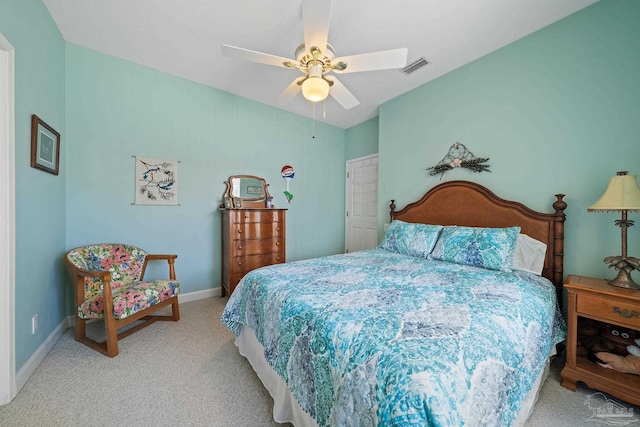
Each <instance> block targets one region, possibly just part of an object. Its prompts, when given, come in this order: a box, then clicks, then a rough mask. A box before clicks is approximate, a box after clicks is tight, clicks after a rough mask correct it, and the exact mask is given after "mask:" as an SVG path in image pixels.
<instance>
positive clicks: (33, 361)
mask: <svg viewBox="0 0 640 427" xmlns="http://www.w3.org/2000/svg"><path fill="white" fill-rule="evenodd" d="M68 328H69V322H68V318H65V319H64V320H62V322H60V324H59V325H58V326H57V327H56V328H55V329H54V330H53V332H51V334H49V336H48V337H47V339H46V340H44V342H43V343H42V344H40V347H38V349H37V350H36V351H35V353H33V354H32V355H31V357H30V358H29V360H27V362H26V363H25V364H24V366H22V368H20V370H19V371H18V373H17V374H16V394H17V393H19V392H20V390H21V389H22V387H23V386H24V385H25V384H26V383H27V381H28V380H29V378H30V377H31V375H32V374H33V373H34V372H35V371H36V369H38V366H40V363H42V361H43V360H44V358H45V357H47V354H49V352H50V351H51V349H52V348H53V346H54V345H56V343H57V342H58V340H59V339H60V338H62V335H64V333H65V331H66V330H67V329H68Z"/></svg>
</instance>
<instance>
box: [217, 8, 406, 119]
mask: <svg viewBox="0 0 640 427" xmlns="http://www.w3.org/2000/svg"><path fill="white" fill-rule="evenodd" d="M330 15H331V0H302V24H303V27H304V43H303V44H301V45H300V46H299V47H298V48H297V49H296V52H295V59H289V58H284V57H280V56H275V55H270V54H268V53H262V52H256V51H253V50H249V49H243V48H240V47H235V46H229V45H226V44H223V45H222V53H223V55H225V56H228V57H232V58H237V59H243V60H246V61H252V62H258V63H261V64H267V65H273V66H276V67H284V68H291V69H297V70H299V71H300V72H302V74H304V76H302V77H299V78H297V79H295V80H294V81H293V82H291V84H290V85H289V86H287V87H286V88H285V89H284V91H282V93H280V95H278V97H277V98H276V102H278V103H280V104H286V103H287V102H289V101H290V100H291V99H293V98H294V97H295V96H296V95H297V94H298V92H300V91H302V95H303V96H304V97H305V99H307V100H309V101H311V102H318V101H322V100H324V99H326V97H327V96H328V95H331V96H332V97H333V98H334V99H335V100H336V101H337V102H338V103H339V104H340V105H342V107H344V109H346V110H348V109H350V108H353V107H355V106H357V105H358V104H360V101H358V100H357V99H356V97H355V96H353V94H352V93H351V92H349V90H348V89H347V88H346V87H345V86H344V85H343V84H342V83H340V80H338V79H337V78H336V77H335V76H333V75H328V74H329V73H335V74H345V73H356V72H361V71H373V70H387V69H393V68H402V67H404V66H405V64H406V62H407V48H399V49H391V50H383V51H379V52H371V53H363V54H359V55H350V56H343V57H338V58H336V56H335V51H334V49H333V47H332V46H331V45H330V44H328V42H327V39H328V35H329V17H330Z"/></svg>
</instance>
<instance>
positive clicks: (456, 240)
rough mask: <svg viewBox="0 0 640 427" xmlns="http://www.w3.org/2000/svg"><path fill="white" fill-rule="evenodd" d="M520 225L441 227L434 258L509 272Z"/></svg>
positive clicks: (432, 254) (433, 254)
mask: <svg viewBox="0 0 640 427" xmlns="http://www.w3.org/2000/svg"><path fill="white" fill-rule="evenodd" d="M519 233H520V227H508V228H479V227H455V226H454V227H444V228H443V229H442V232H441V233H440V237H439V238H438V241H437V242H436V246H435V247H434V248H433V251H432V252H431V257H432V258H433V259H437V260H441V261H448V262H454V263H456V264H462V265H471V266H474V267H482V268H486V269H489V270H499V271H506V272H511V267H512V264H513V254H514V252H515V249H516V242H517V241H518V234H519Z"/></svg>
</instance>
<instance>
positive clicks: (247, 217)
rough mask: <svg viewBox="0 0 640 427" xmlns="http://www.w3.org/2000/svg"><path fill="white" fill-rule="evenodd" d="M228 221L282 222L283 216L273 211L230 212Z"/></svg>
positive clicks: (237, 222)
mask: <svg viewBox="0 0 640 427" xmlns="http://www.w3.org/2000/svg"><path fill="white" fill-rule="evenodd" d="M229 219H230V220H231V223H235V224H239V223H247V222H282V221H283V220H284V214H283V213H281V212H280V211H278V210H275V209H255V210H250V209H249V210H247V209H242V210H236V211H230V213H229Z"/></svg>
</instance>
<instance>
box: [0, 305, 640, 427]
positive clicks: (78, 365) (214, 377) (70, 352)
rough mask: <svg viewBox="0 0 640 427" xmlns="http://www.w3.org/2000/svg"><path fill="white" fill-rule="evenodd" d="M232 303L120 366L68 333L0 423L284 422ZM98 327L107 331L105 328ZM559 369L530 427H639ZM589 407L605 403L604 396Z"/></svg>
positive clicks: (165, 335)
mask: <svg viewBox="0 0 640 427" xmlns="http://www.w3.org/2000/svg"><path fill="white" fill-rule="evenodd" d="M225 303H226V298H223V299H220V298H210V299H206V300H201V301H195V302H191V303H187V304H181V306H180V311H181V313H180V314H181V320H180V321H179V322H177V323H174V322H156V323H155V324H154V325H151V326H149V327H148V328H145V329H143V330H141V331H139V332H137V333H135V334H132V335H131V336H129V337H127V338H125V339H123V340H122V341H120V355H119V356H117V357H116V358H113V359H109V358H108V357H105V356H103V355H102V354H99V353H97V352H96V351H94V350H91V349H90V348H88V347H86V346H85V345H82V344H79V343H77V342H75V340H74V338H73V330H69V331H67V332H66V333H65V335H64V336H63V337H62V338H61V339H60V341H59V342H58V343H57V344H56V345H55V347H54V348H53V350H52V351H51V353H50V354H49V355H48V356H47V357H46V358H45V360H44V361H43V362H42V364H41V365H40V366H39V367H38V369H37V370H36V372H35V373H34V374H33V376H32V377H31V378H30V379H29V381H28V382H27V384H26V385H25V386H24V387H23V389H22V390H21V391H20V393H18V395H17V396H16V398H15V399H14V401H13V402H11V403H10V404H8V405H5V406H3V407H0V426H12V427H14V426H16V427H17V426H26V427H31V426H69V427H72V426H121V425H130V426H221V427H222V426H224V427H228V426H276V425H278V424H277V423H275V422H273V420H272V417H271V410H272V405H273V402H272V400H271V398H270V397H269V395H268V394H267V392H266V391H265V389H264V387H263V386H262V384H261V383H260V380H259V379H258V378H257V377H256V375H255V374H254V372H253V370H252V369H251V366H250V365H249V364H248V363H247V361H246V359H244V358H243V357H242V356H240V355H239V354H238V351H237V349H236V346H235V344H234V342H233V334H232V333H231V332H230V331H229V330H228V329H227V328H226V327H224V326H223V325H222V324H221V323H220V316H221V314H222V310H223V308H224V304H225ZM91 326H92V332H93V333H95V334H96V335H99V334H101V329H100V325H99V324H94V325H91ZM561 365H562V361H560V360H558V361H556V362H554V364H553V366H552V373H551V376H550V377H549V379H548V380H547V382H546V383H545V385H544V387H543V389H542V392H541V395H540V400H539V402H538V404H537V405H536V408H535V411H534V413H533V415H532V416H531V418H530V419H529V421H528V422H527V424H526V426H527V427H554V426H558V427H566V426H605V425H631V426H634V425H636V426H640V409H639V408H635V407H634V408H633V409H634V411H635V412H634V414H633V416H632V417H627V418H619V417H618V418H617V419H615V420H614V419H613V418H606V417H605V418H603V417H600V418H598V419H594V418H593V416H594V409H589V407H588V406H586V405H585V403H586V402H587V401H588V398H589V396H590V395H591V394H593V393H594V391H592V390H589V389H586V388H584V387H581V388H579V390H578V391H577V392H575V393H573V392H571V391H569V390H566V389H564V388H562V387H560V384H559V377H560V375H559V371H560V368H561ZM598 399H599V400H598ZM590 402H591V405H592V406H591V407H592V408H596V407H597V406H599V405H600V404H601V403H602V404H604V400H603V397H601V396H594V397H592V398H591V400H590ZM622 406H623V407H625V408H630V405H628V404H624V403H622ZM612 420H613V421H616V422H617V423H616V424H611V423H610V422H611V421H612ZM620 421H623V422H624V421H627V422H628V423H627V424H620Z"/></svg>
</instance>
